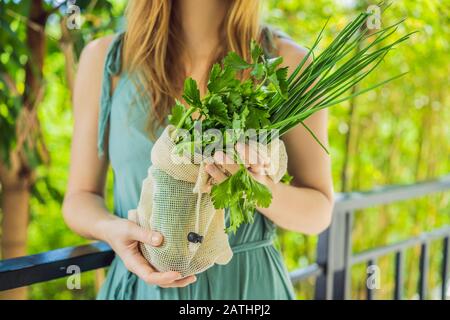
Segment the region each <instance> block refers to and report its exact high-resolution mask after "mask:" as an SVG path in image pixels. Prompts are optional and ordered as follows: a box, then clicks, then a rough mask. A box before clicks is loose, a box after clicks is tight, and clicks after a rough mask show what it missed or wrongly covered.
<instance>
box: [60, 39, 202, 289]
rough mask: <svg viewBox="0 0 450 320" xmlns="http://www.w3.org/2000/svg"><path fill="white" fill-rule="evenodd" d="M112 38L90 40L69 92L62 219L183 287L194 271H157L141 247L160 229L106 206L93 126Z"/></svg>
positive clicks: (149, 276)
mask: <svg viewBox="0 0 450 320" xmlns="http://www.w3.org/2000/svg"><path fill="white" fill-rule="evenodd" d="M111 40H112V38H111V37H105V38H101V39H99V40H96V41H93V42H91V43H90V44H89V45H88V46H87V47H86V48H85V49H84V50H83V53H82V55H81V58H80V64H79V67H78V74H77V79H76V81H75V88H74V93H73V97H74V98H73V105H74V118H75V124H74V134H73V139H72V150H71V164H70V174H69V185H68V189H67V193H66V196H65V199H64V205H63V212H64V219H65V221H66V223H67V224H68V226H69V227H70V228H71V229H73V230H74V231H75V232H77V233H79V234H80V235H82V236H84V237H87V238H90V239H99V240H103V241H105V242H107V243H108V244H109V245H110V246H111V247H112V249H113V250H114V251H115V253H116V254H117V255H119V256H120V258H121V259H122V261H123V262H124V264H125V266H126V267H127V268H128V269H129V270H130V271H131V272H133V273H135V274H136V275H138V276H139V277H140V278H142V279H143V280H144V281H146V282H147V283H149V284H156V285H159V286H161V287H184V286H186V285H188V284H190V283H192V282H194V281H195V280H196V278H195V276H190V277H186V278H184V279H181V275H180V274H179V273H178V272H162V273H161V272H156V270H155V269H154V268H153V267H152V266H151V265H150V264H149V263H148V262H147V260H145V258H144V257H143V256H142V254H141V253H140V251H139V247H138V243H139V242H143V243H148V244H151V245H153V246H158V245H160V244H161V243H162V241H163V237H162V235H161V234H159V233H158V232H151V231H148V230H145V229H143V228H141V227H139V226H138V225H137V224H135V223H134V222H131V221H129V220H127V219H122V218H119V217H117V216H114V215H112V214H110V213H109V212H108V210H107V209H106V207H105V202H104V187H105V180H106V173H107V169H108V160H107V157H106V156H103V157H102V158H99V157H98V154H97V130H98V112H99V101H100V94H101V85H102V77H103V66H104V62H105V56H106V52H107V49H108V47H109V44H110V43H111ZM105 153H106V152H105Z"/></svg>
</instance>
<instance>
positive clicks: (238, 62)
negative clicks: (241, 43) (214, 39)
mask: <svg viewBox="0 0 450 320" xmlns="http://www.w3.org/2000/svg"><path fill="white" fill-rule="evenodd" d="M223 64H224V67H227V66H229V67H231V68H233V69H236V70H244V69H248V68H250V67H251V66H252V65H251V64H250V63H248V62H247V61H245V60H244V59H243V58H241V57H240V56H239V55H238V54H237V53H236V52H230V53H228V54H227V56H226V57H225V59H224V62H223Z"/></svg>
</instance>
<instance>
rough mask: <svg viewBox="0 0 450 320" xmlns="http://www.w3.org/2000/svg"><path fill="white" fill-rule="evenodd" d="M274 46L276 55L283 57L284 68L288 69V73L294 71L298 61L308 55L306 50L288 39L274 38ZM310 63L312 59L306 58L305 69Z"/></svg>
mask: <svg viewBox="0 0 450 320" xmlns="http://www.w3.org/2000/svg"><path fill="white" fill-rule="evenodd" d="M275 45H276V48H277V51H278V55H279V56H281V57H283V64H284V66H287V67H289V71H291V72H292V71H294V69H295V68H296V67H297V65H298V64H299V63H300V61H302V60H303V58H304V57H305V56H306V55H307V54H308V52H309V51H308V49H306V48H305V47H303V46H301V45H300V44H298V43H296V42H295V41H294V40H293V39H291V38H288V37H276V39H275ZM311 62H312V58H311V57H308V60H307V63H305V67H306V66H307V65H308V64H310V63H311Z"/></svg>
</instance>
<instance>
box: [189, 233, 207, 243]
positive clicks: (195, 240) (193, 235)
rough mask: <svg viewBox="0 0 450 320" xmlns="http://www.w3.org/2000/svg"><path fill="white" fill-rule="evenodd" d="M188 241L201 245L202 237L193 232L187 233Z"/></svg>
mask: <svg viewBox="0 0 450 320" xmlns="http://www.w3.org/2000/svg"><path fill="white" fill-rule="evenodd" d="M187 238H188V241H189V242H192V243H199V242H200V243H201V242H202V241H203V236H201V235H199V234H197V233H195V232H189V233H188V236H187Z"/></svg>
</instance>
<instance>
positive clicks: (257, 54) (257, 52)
mask: <svg viewBox="0 0 450 320" xmlns="http://www.w3.org/2000/svg"><path fill="white" fill-rule="evenodd" d="M250 51H251V56H252V62H253V64H256V63H258V61H259V59H260V58H261V57H262V55H263V53H264V51H263V49H262V48H261V46H260V45H259V44H258V43H257V42H256V41H255V40H252V42H251V43H250Z"/></svg>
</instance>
